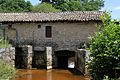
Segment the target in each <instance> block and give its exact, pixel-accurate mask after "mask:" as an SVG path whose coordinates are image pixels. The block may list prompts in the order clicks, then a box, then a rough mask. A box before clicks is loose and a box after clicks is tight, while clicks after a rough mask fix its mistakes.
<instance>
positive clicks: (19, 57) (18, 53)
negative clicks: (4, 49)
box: [15, 47, 27, 69]
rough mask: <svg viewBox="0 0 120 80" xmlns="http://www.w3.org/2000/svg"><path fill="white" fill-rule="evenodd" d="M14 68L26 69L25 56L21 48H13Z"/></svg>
mask: <svg viewBox="0 0 120 80" xmlns="http://www.w3.org/2000/svg"><path fill="white" fill-rule="evenodd" d="M15 68H17V69H26V68H27V54H24V52H23V51H22V47H15Z"/></svg>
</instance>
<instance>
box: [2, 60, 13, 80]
mask: <svg viewBox="0 0 120 80" xmlns="http://www.w3.org/2000/svg"><path fill="white" fill-rule="evenodd" d="M14 74H15V69H14V68H13V67H12V66H11V65H9V64H7V63H6V62H4V61H1V60H0V80H6V79H8V80H9V79H10V78H12V77H13V76H14Z"/></svg>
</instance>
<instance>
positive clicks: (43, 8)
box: [32, 2, 60, 12]
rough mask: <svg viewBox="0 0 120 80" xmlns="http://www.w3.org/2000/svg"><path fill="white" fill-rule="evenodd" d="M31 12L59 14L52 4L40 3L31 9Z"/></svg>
mask: <svg viewBox="0 0 120 80" xmlns="http://www.w3.org/2000/svg"><path fill="white" fill-rule="evenodd" d="M32 11H33V12H59V11H60V10H58V9H55V8H54V7H53V6H52V4H49V3H45V2H44V3H40V4H38V5H36V6H34V7H33V8H32Z"/></svg>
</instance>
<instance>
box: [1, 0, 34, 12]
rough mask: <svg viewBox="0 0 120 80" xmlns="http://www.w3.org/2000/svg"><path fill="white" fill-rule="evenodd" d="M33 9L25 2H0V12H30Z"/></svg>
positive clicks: (17, 0) (20, 0)
mask: <svg viewBox="0 0 120 80" xmlns="http://www.w3.org/2000/svg"><path fill="white" fill-rule="evenodd" d="M31 7H32V4H31V3H30V2H29V1H27V2H25V0H0V12H29V11H31Z"/></svg>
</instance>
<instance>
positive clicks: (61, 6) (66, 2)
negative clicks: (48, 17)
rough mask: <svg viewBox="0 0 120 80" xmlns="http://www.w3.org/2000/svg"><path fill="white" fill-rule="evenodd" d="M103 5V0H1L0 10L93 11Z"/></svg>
mask: <svg viewBox="0 0 120 80" xmlns="http://www.w3.org/2000/svg"><path fill="white" fill-rule="evenodd" d="M45 2H46V3H45ZM103 6H104V1H103V0H52V2H50V0H44V1H43V2H42V3H40V4H37V5H35V6H33V5H32V4H31V3H30V2H29V1H25V0H0V12H59V11H92V10H99V9H101V7H103Z"/></svg>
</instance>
